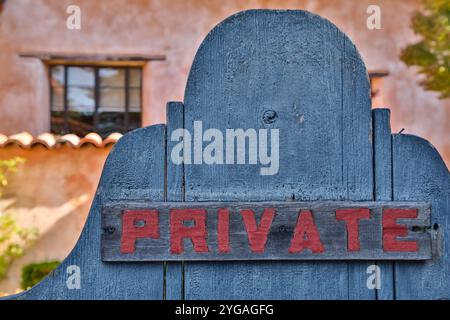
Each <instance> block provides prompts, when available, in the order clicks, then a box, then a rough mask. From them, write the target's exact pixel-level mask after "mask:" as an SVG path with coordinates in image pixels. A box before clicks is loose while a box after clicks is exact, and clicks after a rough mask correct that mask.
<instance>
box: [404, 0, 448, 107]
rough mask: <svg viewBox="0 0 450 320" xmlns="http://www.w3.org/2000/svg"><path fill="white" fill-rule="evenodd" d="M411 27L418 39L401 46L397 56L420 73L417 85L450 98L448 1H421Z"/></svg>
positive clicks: (442, 97)
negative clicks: (419, 10)
mask: <svg viewBox="0 0 450 320" xmlns="http://www.w3.org/2000/svg"><path fill="white" fill-rule="evenodd" d="M422 2H423V5H424V9H425V10H424V12H415V14H414V16H413V18H412V24H411V27H412V29H413V31H414V33H415V34H417V35H418V36H420V37H421V40H420V41H419V42H417V43H415V44H411V45H409V46H407V47H406V48H404V49H403V51H402V53H401V56H400V58H401V59H402V61H403V62H405V63H406V64H407V65H408V66H416V67H418V68H419V72H420V73H421V74H423V75H424V80H423V81H421V83H420V84H421V86H422V87H424V88H425V89H426V90H430V91H436V92H439V93H440V98H441V99H446V98H450V0H422Z"/></svg>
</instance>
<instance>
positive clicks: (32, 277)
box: [20, 261, 61, 290]
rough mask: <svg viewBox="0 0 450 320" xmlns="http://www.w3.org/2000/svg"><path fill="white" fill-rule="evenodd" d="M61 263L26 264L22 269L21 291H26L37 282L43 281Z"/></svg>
mask: <svg viewBox="0 0 450 320" xmlns="http://www.w3.org/2000/svg"><path fill="white" fill-rule="evenodd" d="M60 263H61V262H59V261H50V262H42V263H32V264H28V265H26V266H25V267H23V268H22V280H21V282H20V287H21V288H22V289H23V290H27V289H29V288H31V287H33V286H34V285H36V284H37V283H38V282H39V281H41V280H42V279H44V277H45V276H47V275H48V274H49V273H50V272H52V271H53V270H54V269H55V268H56V267H57V266H58V265H59V264H60Z"/></svg>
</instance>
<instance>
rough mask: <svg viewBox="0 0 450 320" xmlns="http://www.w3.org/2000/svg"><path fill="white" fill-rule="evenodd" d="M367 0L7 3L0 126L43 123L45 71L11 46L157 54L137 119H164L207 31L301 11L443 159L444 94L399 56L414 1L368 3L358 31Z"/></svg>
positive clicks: (0, 42) (447, 150)
mask: <svg viewBox="0 0 450 320" xmlns="http://www.w3.org/2000/svg"><path fill="white" fill-rule="evenodd" d="M70 4H77V5H79V6H80V7H81V10H82V29H81V30H68V29H67V28H66V26H65V23H66V18H67V14H66V8H67V6H68V5H70ZM369 4H373V1H370V0H286V1H272V0H250V1H238V0H227V1H222V0H209V1H207V0H170V1H169V0H166V1H161V0H129V1H126V0H107V1H106V0H99V1H92V0H13V1H12V0H8V1H7V2H6V4H5V5H4V9H3V12H1V13H0V115H1V117H0V132H1V133H4V134H12V133H17V132H20V131H23V130H27V131H30V132H31V133H33V134H39V133H42V132H44V131H47V130H48V129H49V116H48V115H49V110H48V109H49V101H48V84H47V79H46V68H45V67H44V65H43V64H42V63H41V62H40V61H39V60H36V59H30V58H20V57H19V56H18V53H19V52H24V51H45V52H48V51H50V52H70V53H92V54H114V53H121V54H130V53H132V54H163V55H166V57H167V59H166V61H163V62H151V63H149V64H148V65H147V66H146V67H145V70H144V101H143V103H144V106H143V107H144V123H143V125H150V124H155V123H161V122H164V121H165V104H166V102H167V101H169V100H182V98H183V91H184V86H185V83H186V78H187V73H188V71H189V68H190V64H191V62H192V59H193V57H194V54H195V52H196V50H197V47H198V46H199V44H200V42H201V40H202V39H203V38H204V37H205V35H206V34H207V32H208V31H209V30H210V29H211V28H212V27H213V26H214V25H215V24H217V23H218V22H220V21H221V20H223V19H224V18H226V17H227V16H229V15H231V14H233V13H235V12H237V11H240V10H244V9H248V8H290V9H306V10H309V11H312V12H315V13H318V14H319V15H322V16H324V17H326V18H328V19H330V20H331V21H332V22H334V23H335V24H336V25H337V26H338V27H339V28H341V29H342V30H343V31H344V32H346V33H347V34H348V35H349V36H350V37H351V38H352V39H353V41H354V42H355V43H356V45H357V46H358V48H359V50H360V51H361V54H362V56H363V58H364V60H365V62H366V64H367V67H368V69H369V70H380V69H382V70H388V71H389V72H390V75H389V77H387V78H385V81H384V88H383V89H384V97H383V99H384V101H385V103H386V106H388V107H390V108H391V109H392V119H393V129H394V131H398V130H400V129H401V128H405V129H406V131H405V132H406V133H414V134H417V135H420V136H423V137H425V138H427V139H429V140H430V141H431V142H432V143H433V144H434V145H435V146H436V147H437V148H438V149H439V151H440V152H441V154H443V155H444V156H445V158H446V159H447V163H449V162H450V141H449V140H450V139H449V138H448V137H449V135H450V126H449V125H448V123H449V120H450V100H447V101H441V100H438V99H437V97H436V94H434V93H430V92H425V91H424V90H423V89H421V88H420V87H419V86H418V85H417V81H418V77H417V75H416V73H415V70H414V69H409V68H407V67H406V66H405V65H404V64H403V63H401V62H400V61H399V59H398V56H399V52H400V50H401V48H402V47H404V46H405V45H406V44H407V43H409V42H411V41H413V40H414V36H413V34H412V32H411V31H410V29H409V24H410V14H411V12H412V11H413V10H414V9H416V8H419V4H420V1H419V0H396V1H392V0H377V1H376V4H378V5H379V6H380V7H381V13H382V30H368V29H367V28H366V18H367V14H366V9H367V7H368V5H369Z"/></svg>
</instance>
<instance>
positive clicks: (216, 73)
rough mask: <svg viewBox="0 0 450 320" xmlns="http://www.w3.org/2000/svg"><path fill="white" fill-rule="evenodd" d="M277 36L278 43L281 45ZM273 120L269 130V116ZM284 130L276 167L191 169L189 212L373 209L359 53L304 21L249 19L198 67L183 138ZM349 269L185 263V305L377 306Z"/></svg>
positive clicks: (362, 278) (229, 28)
mask: <svg viewBox="0 0 450 320" xmlns="http://www.w3.org/2000/svg"><path fill="white" fill-rule="evenodd" d="M280 35H282V36H281V37H280ZM268 112H270V113H271V114H272V115H274V116H273V117H272V118H271V119H270V120H271V121H266V118H265V114H267V113H268ZM194 121H202V123H203V128H204V130H206V129H209V128H217V129H219V130H221V131H224V130H225V129H227V128H242V129H244V130H246V129H250V128H254V129H256V130H258V129H279V133H280V150H279V155H280V167H279V172H278V173H277V174H276V175H273V176H261V175H260V171H259V169H260V166H255V165H254V166H250V165H222V166H217V165H215V166H207V165H190V166H186V167H185V179H186V201H206V200H211V201H214V200H218V201H237V200H239V201H262V200H279V201H301V200H303V201H313V200H372V198H373V166H372V162H373V159H372V144H371V136H372V133H371V111H370V96H369V82H368V78H367V73H366V70H365V67H364V65H363V63H362V61H361V59H360V57H359V54H358V53H357V51H356V49H355V47H354V46H353V44H352V43H351V42H350V40H348V38H347V37H346V36H345V35H344V34H342V33H341V32H340V31H339V30H338V29H337V28H336V27H335V26H333V25H332V24H331V23H329V22H328V21H325V20H324V19H321V18H319V17H317V16H315V15H313V14H310V13H307V12H303V11H277V10H250V11H245V12H241V13H238V14H236V15H234V16H232V17H230V18H228V19H227V20H225V21H224V22H223V23H221V24H220V25H219V26H218V27H216V28H215V29H214V30H213V31H212V32H211V33H210V34H209V36H208V37H207V38H206V39H205V41H204V42H203V44H202V45H201V47H200V49H199V51H198V53H197V56H196V58H195V60H194V63H193V66H192V70H191V73H190V76H189V80H188V84H187V88H186V95H185V127H186V128H187V129H188V130H189V131H190V132H193V123H194ZM365 269H366V268H365V266H363V265H362V264H360V263H352V264H348V263H345V262H330V263H317V262H316V263H315V262H302V263H295V262H281V261H280V262H275V263H274V262H270V263H265V262H261V263H255V262H251V263H250V262H247V263H231V262H230V263H209V264H205V263H187V264H186V266H185V293H186V298H187V299H200V298H201V299H246V298H247V299H258V298H264V299H348V298H360V299H373V298H374V297H375V295H374V293H373V292H371V291H369V290H367V288H366V286H365V283H366V278H367V275H366V273H365Z"/></svg>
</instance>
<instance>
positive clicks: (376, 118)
mask: <svg viewBox="0 0 450 320" xmlns="http://www.w3.org/2000/svg"><path fill="white" fill-rule="evenodd" d="M372 115H373V150H374V155H373V156H374V172H375V177H374V178H375V179H374V192H375V200H377V201H392V136H391V123H390V116H391V113H390V110H389V109H375V110H373V111H372ZM375 263H376V265H377V266H378V267H379V268H380V272H381V288H380V289H378V290H377V291H376V297H377V299H378V300H392V299H394V297H395V295H394V264H395V262H388V261H376V262H375Z"/></svg>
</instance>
